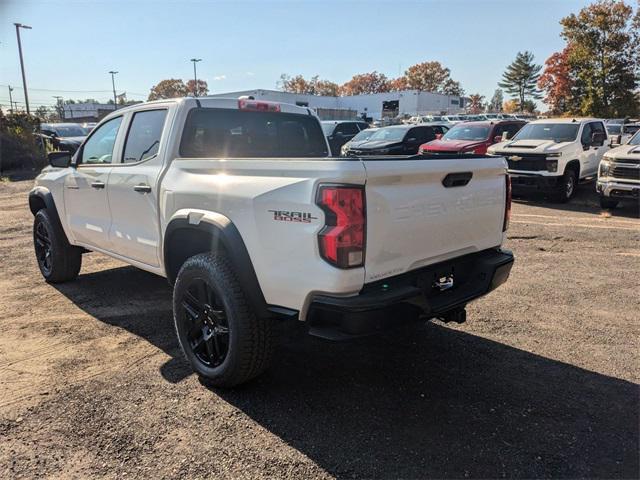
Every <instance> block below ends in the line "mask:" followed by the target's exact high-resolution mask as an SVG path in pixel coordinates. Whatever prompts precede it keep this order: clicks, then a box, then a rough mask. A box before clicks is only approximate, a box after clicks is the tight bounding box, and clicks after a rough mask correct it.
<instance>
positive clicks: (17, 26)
mask: <svg viewBox="0 0 640 480" xmlns="http://www.w3.org/2000/svg"><path fill="white" fill-rule="evenodd" d="M14 25H15V26H16V36H17V37H18V52H19V53H20V68H21V69H22V86H23V87H24V103H25V105H26V106H27V115H28V114H29V113H31V112H29V95H28V93H27V78H26V77H25V75H24V60H23V59H22V43H21V42H20V29H21V28H25V29H27V30H31V27H30V26H28V25H22V24H21V23H14Z"/></svg>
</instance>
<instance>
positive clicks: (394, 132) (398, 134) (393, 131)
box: [369, 128, 408, 142]
mask: <svg viewBox="0 0 640 480" xmlns="http://www.w3.org/2000/svg"><path fill="white" fill-rule="evenodd" d="M407 130H408V129H406V128H381V129H380V130H378V131H376V132H375V133H374V134H373V135H371V137H369V140H370V141H372V142H373V141H380V140H384V141H386V142H400V141H402V139H403V138H404V135H405V134H406V133H407Z"/></svg>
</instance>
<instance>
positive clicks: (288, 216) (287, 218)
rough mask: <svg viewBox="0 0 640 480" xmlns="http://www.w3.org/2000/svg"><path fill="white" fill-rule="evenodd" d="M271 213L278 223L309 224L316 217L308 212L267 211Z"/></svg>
mask: <svg viewBox="0 0 640 480" xmlns="http://www.w3.org/2000/svg"><path fill="white" fill-rule="evenodd" d="M269 212H271V213H273V219H274V220H276V221H279V222H294V223H311V220H316V219H317V218H318V217H313V216H311V214H310V213H309V212H290V211H288V210H269Z"/></svg>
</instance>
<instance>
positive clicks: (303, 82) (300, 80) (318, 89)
mask: <svg viewBox="0 0 640 480" xmlns="http://www.w3.org/2000/svg"><path fill="white" fill-rule="evenodd" d="M278 86H279V87H280V88H281V89H282V90H283V91H285V92H289V93H301V94H308V95H326V96H330V97H337V96H338V95H339V94H340V86H339V85H338V84H337V83H334V82H331V81H329V80H320V78H319V76H318V75H315V76H313V77H311V79H310V80H307V79H306V78H304V77H303V76H302V75H296V76H295V77H290V76H289V75H287V74H286V73H283V74H282V75H280V81H279V82H278Z"/></svg>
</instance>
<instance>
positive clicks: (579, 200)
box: [513, 182, 640, 218]
mask: <svg viewBox="0 0 640 480" xmlns="http://www.w3.org/2000/svg"><path fill="white" fill-rule="evenodd" d="M513 201H514V202H515V203H521V204H524V205H532V206H540V207H544V208H548V209H550V210H562V211H565V212H577V213H593V214H594V215H597V216H600V215H602V214H606V215H611V216H612V217H620V218H640V202H639V201H637V200H621V201H620V203H619V204H618V206H617V207H616V208H613V209H607V208H602V207H600V200H599V197H598V194H597V193H596V187H595V183H594V182H588V183H583V184H580V185H578V188H577V189H576V194H575V196H574V197H573V198H572V199H571V201H570V202H567V203H558V202H553V201H552V200H550V199H549V198H548V197H547V196H545V195H544V194H543V193H539V192H531V193H514V196H513Z"/></svg>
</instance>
